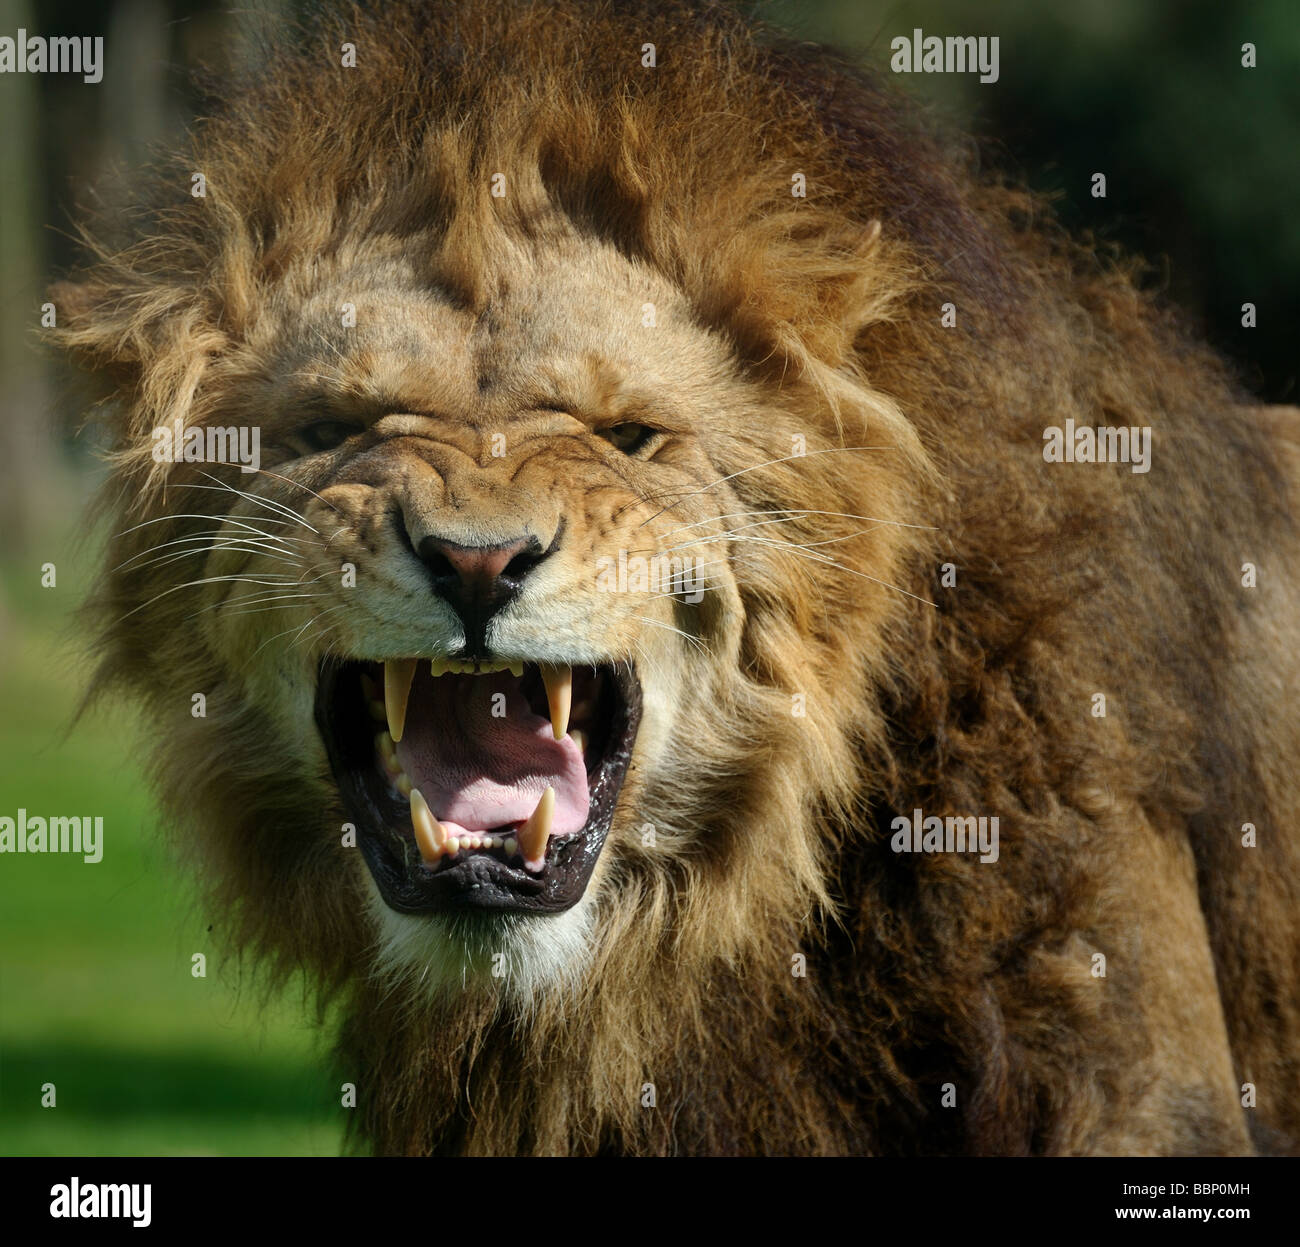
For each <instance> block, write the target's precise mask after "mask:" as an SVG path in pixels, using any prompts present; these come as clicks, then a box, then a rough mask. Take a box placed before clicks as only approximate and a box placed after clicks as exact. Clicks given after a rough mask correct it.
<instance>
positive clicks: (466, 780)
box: [397, 670, 588, 836]
mask: <svg viewBox="0 0 1300 1247" xmlns="http://www.w3.org/2000/svg"><path fill="white" fill-rule="evenodd" d="M397 757H398V761H399V762H401V764H402V769H403V770H404V771H405V772H406V773H407V775H408V776H410V779H411V783H412V784H414V785H415V787H416V788H418V789H419V790H420V793H421V795H423V797H424V799H425V801H427V802H428V803H429V809H430V811H431V812H432V814H433V816H434V818H436V819H437V820H438V821H439V822H441V823H443V824H444V825H447V827H448V830H449V831H450V832H451V833H452V834H456V832H457V831H480V832H481V831H491V830H494V829H495V828H498V827H506V826H509V825H512V824H515V823H522V822H523V821H524V820H525V819H527V818H528V816H529V815H530V814H532V812H533V811H534V810H535V809H536V808H537V802H538V801H539V800H540V799H541V796H542V794H543V793H544V792H545V791H546V789H547V788H553V789H554V790H555V814H554V819H553V821H552V823H551V835H552V836H567V835H571V834H573V833H574V832H577V831H581V830H582V828H583V827H584V826H585V825H586V822H587V809H588V793H587V768H586V764H585V763H584V762H583V758H582V751H581V750H580V749H579V748H578V745H577V743H576V742H575V741H574V740H572V739H571V738H570V737H567V736H566V737H565V738H564V739H563V740H556V739H555V737H554V735H553V733H552V731H551V724H550V721H549V720H547V719H544V718H542V716H541V715H538V714H535V713H534V712H533V710H532V709H531V707H530V706H529V705H528V701H527V699H526V698H525V697H524V696H523V694H522V693H521V692H520V690H519V684H518V681H516V680H515V679H514V678H513V677H512V676H511V675H510V673H509V672H502V673H500V674H499V675H492V676H471V675H444V676H441V677H439V678H438V679H432V678H431V677H430V676H429V675H428V674H427V670H426V671H425V672H421V673H420V675H418V676H417V677H416V681H415V685H414V687H413V688H412V690H411V700H410V703H409V705H408V708H407V712H406V727H405V730H404V732H403V735H402V739H401V741H400V742H399V743H398V745H397Z"/></svg>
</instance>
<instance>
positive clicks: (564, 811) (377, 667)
mask: <svg viewBox="0 0 1300 1247" xmlns="http://www.w3.org/2000/svg"><path fill="white" fill-rule="evenodd" d="M315 717H316V722H317V726H318V728H319V730H320V733H321V737H322V739H323V740H324V743H325V747H326V751H327V753H328V755H329V759H330V765H331V768H332V770H333V774H334V779H335V782H336V783H337V784H338V788H339V792H340V795H341V797H342V800H343V806H344V810H345V812H346V814H347V817H348V818H349V820H350V821H352V822H353V823H354V825H355V827H356V831H357V844H358V847H360V849H361V852H362V856H363V858H364V859H365V862H366V866H367V868H368V870H369V873H370V877H371V880H372V882H373V884H374V886H375V889H376V891H377V894H378V895H379V897H380V898H381V899H382V901H383V902H384V904H385V905H386V907H387V908H388V909H389V910H391V911H395V912H397V913H400V914H409V915H414V916H417V917H419V918H428V917H429V916H431V915H445V916H448V917H450V918H457V919H460V918H464V919H465V920H464V921H463V922H461V923H460V928H458V929H462V928H463V931H464V932H465V933H466V940H464V941H461V942H462V943H466V944H467V946H472V945H473V942H474V933H475V932H477V931H478V930H479V929H480V928H479V926H478V925H476V923H475V919H478V918H488V919H495V920H497V921H498V922H499V921H500V920H501V918H502V917H503V916H509V915H533V916H535V915H555V914H560V913H563V912H565V911H566V910H570V909H572V908H573V907H575V906H576V905H578V903H579V902H580V901H581V900H582V898H583V896H584V894H585V892H586V888H587V884H588V882H589V880H590V879H591V875H592V872H593V870H594V869H595V866H596V862H597V859H598V858H599V856H600V853H601V850H602V848H603V847H604V843H605V839H606V837H607V836H608V834H609V829H610V824H611V822H612V820H613V816H614V810H615V807H616V805H617V803H618V798H619V794H620V793H621V791H622V787H623V781H624V779H625V778H626V775H627V771H628V767H629V765H630V762H631V757H632V750H633V747H634V745H635V743H636V735H637V729H638V726H639V724H640V718H641V686H640V682H639V681H638V679H637V677H636V673H635V671H634V670H633V669H632V668H631V667H630V666H629V665H627V664H623V663H619V664H609V665H604V666H595V667H591V666H588V667H582V668H574V667H569V666H561V665H556V664H553V663H552V664H547V665H545V666H539V665H538V664H533V663H526V662H524V661H522V660H514V661H511V660H506V661H492V662H478V663H471V662H457V661H452V662H449V661H448V660H446V659H442V658H434V659H397V660H391V659H390V660H388V661H385V662H382V663H377V662H364V661H343V662H339V661H329V662H326V663H325V664H323V665H322V667H321V669H320V673H319V679H318V682H317V691H316V703H315ZM467 915H468V917H466V916H467ZM483 929H484V930H486V931H491V929H492V923H491V921H489V922H487V923H486V924H485V925H484V927H483ZM496 938H497V941H498V943H497V947H498V949H499V946H500V945H499V936H497V937H496Z"/></svg>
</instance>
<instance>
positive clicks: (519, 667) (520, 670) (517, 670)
mask: <svg viewBox="0 0 1300 1247" xmlns="http://www.w3.org/2000/svg"><path fill="white" fill-rule="evenodd" d="M506 666H508V667H509V668H510V674H511V675H512V676H514V677H515V678H516V679H518V678H519V677H520V676H521V675H523V674H524V664H523V663H521V662H512V663H507V664H506Z"/></svg>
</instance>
